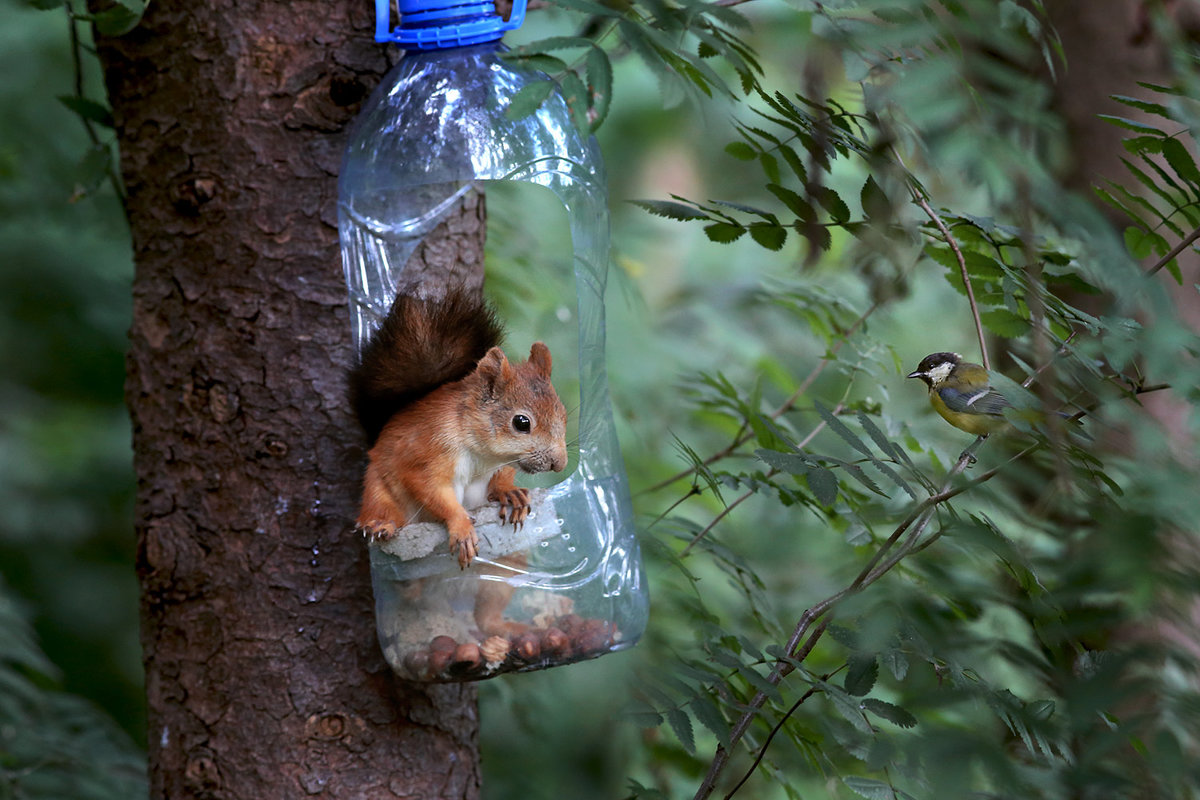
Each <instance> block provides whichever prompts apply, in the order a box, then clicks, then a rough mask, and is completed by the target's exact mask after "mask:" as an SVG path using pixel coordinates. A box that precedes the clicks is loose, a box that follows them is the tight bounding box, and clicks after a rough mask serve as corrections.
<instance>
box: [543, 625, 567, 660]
mask: <svg viewBox="0 0 1200 800" xmlns="http://www.w3.org/2000/svg"><path fill="white" fill-rule="evenodd" d="M542 652H543V653H545V654H546V655H547V656H550V657H563V656H567V655H569V654H570V652H571V640H570V639H569V638H567V635H566V634H565V633H563V632H562V631H560V630H559V629H558V628H547V629H546V630H544V631H542Z"/></svg>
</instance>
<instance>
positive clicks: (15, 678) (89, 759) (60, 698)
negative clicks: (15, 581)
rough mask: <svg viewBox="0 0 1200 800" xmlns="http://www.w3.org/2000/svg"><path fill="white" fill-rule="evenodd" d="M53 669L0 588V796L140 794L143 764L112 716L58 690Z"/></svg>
mask: <svg viewBox="0 0 1200 800" xmlns="http://www.w3.org/2000/svg"><path fill="white" fill-rule="evenodd" d="M57 675H58V670H57V669H56V668H55V667H54V665H53V664H51V663H50V661H49V660H48V659H47V658H46V656H45V655H44V654H43V653H42V652H41V650H40V649H38V647H37V644H36V642H35V637H34V635H33V631H32V630H31V629H30V627H29V625H28V623H27V622H26V621H25V620H24V619H23V618H22V616H21V614H19V613H18V612H17V609H16V606H15V604H14V603H13V600H12V598H11V597H10V596H9V594H8V591H7V589H6V588H4V587H2V586H0V795H3V796H4V797H14V798H28V800H36V799H37V798H46V800H50V799H51V798H62V797H71V798H79V800H108V798H129V797H139V796H143V797H144V796H145V794H146V792H147V791H148V788H149V787H148V786H147V782H146V775H145V759H144V757H143V756H142V754H141V753H140V752H139V751H138V749H137V748H136V747H135V746H134V745H133V743H132V742H131V741H130V740H129V737H128V735H127V734H126V733H125V732H124V731H122V730H120V729H119V728H117V727H116V725H114V724H113V722H112V721H111V719H109V718H108V717H107V716H106V715H105V714H103V713H102V712H101V711H99V709H97V708H95V707H94V706H92V705H91V704H90V703H89V702H87V701H86V700H83V699H81V698H79V697H76V696H74V695H70V694H67V693H65V692H62V691H61V690H60V689H58V688H57V687H56V686H55V684H56V682H57Z"/></svg>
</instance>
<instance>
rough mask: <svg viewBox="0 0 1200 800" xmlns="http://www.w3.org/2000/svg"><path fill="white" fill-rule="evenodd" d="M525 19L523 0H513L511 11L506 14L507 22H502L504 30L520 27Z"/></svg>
mask: <svg viewBox="0 0 1200 800" xmlns="http://www.w3.org/2000/svg"><path fill="white" fill-rule="evenodd" d="M524 21H525V0H513V4H512V11H510V12H509V14H508V22H506V23H504V28H503V29H504V30H506V31H512V30H516V29H517V28H519V27H521V23H522V22H524Z"/></svg>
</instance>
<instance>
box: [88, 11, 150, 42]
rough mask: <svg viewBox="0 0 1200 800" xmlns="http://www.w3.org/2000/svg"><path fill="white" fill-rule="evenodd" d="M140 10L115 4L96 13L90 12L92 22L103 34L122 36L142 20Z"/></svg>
mask: <svg viewBox="0 0 1200 800" xmlns="http://www.w3.org/2000/svg"><path fill="white" fill-rule="evenodd" d="M142 13H143V12H142V11H141V10H135V9H132V8H129V7H128V6H124V5H115V6H113V7H112V8H108V9H105V10H104V11H101V12H100V13H98V14H92V15H91V20H92V24H93V25H95V26H96V30H97V31H98V32H99V33H100V34H101V35H103V36H124V35H125V34H127V33H129V32H130V31H131V30H133V29H134V28H136V27H137V25H138V23H139V22H141V21H142Z"/></svg>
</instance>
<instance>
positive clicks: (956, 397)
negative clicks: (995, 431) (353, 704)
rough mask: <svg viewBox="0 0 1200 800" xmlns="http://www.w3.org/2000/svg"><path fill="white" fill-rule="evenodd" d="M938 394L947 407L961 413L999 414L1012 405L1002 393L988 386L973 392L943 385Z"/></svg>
mask: <svg viewBox="0 0 1200 800" xmlns="http://www.w3.org/2000/svg"><path fill="white" fill-rule="evenodd" d="M938 396H939V397H941V398H942V402H943V403H945V404H946V407H947V408H949V409H950V410H951V411H957V412H959V413H961V414H992V415H995V416H999V415H1000V414H1003V413H1004V409H1006V408H1009V407H1010V406H1011V405H1012V403H1010V402H1008V401H1007V400H1005V399H1004V395H1002V394H1000V393H999V392H997V391H996V390H995V389H993V388H991V387H990V386H989V387H986V388H984V389H980V390H978V391H973V392H962V391H959V390H958V389H952V388H950V387H949V386H943V387H942V388H941V389H938Z"/></svg>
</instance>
